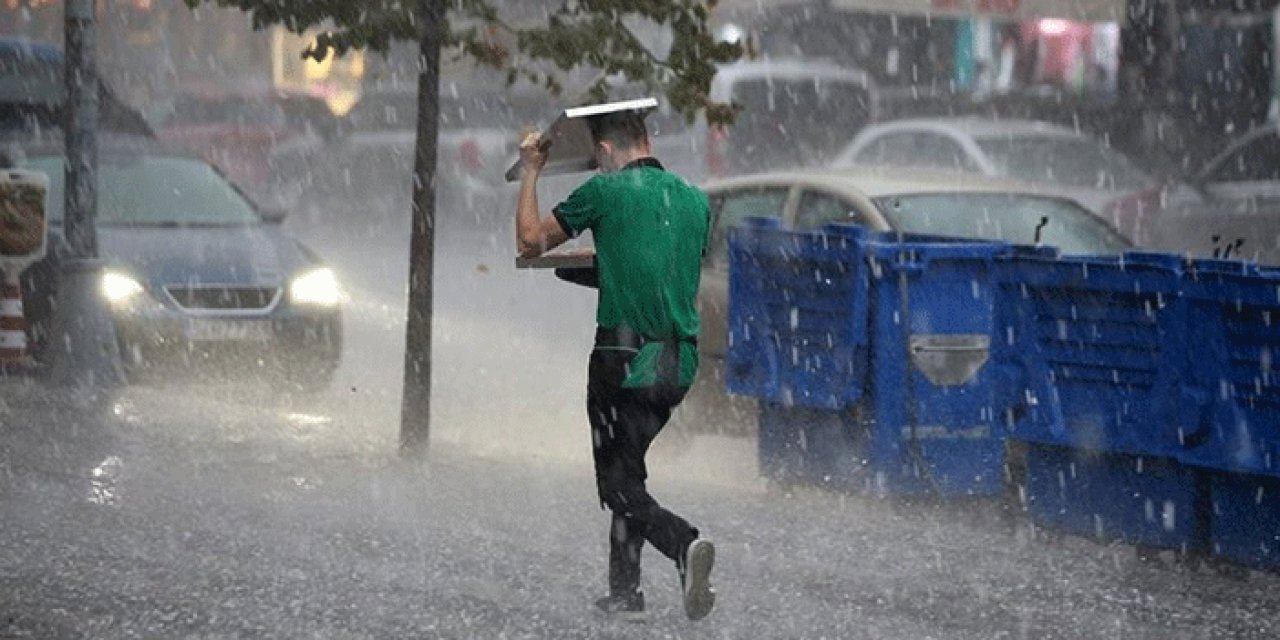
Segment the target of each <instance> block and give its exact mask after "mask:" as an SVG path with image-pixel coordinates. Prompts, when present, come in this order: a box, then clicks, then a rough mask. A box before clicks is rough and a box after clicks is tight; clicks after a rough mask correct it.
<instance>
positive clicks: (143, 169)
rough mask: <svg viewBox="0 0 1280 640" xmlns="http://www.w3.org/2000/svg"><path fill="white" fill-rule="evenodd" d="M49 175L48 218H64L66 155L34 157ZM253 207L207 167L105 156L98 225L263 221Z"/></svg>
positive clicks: (32, 166)
mask: <svg viewBox="0 0 1280 640" xmlns="http://www.w3.org/2000/svg"><path fill="white" fill-rule="evenodd" d="M25 166H26V167H27V168H30V169H35V170H37V171H43V172H44V173H45V174H47V175H48V176H49V200H48V207H49V211H48V214H49V215H48V217H49V219H50V220H61V219H62V214H63V204H64V200H63V198H64V195H63V184H64V171H65V169H64V167H65V166H66V165H65V163H64V162H63V158H62V156H39V157H33V158H30V159H29V160H28V161H27V162H26V163H25ZM261 220H262V218H261V217H260V216H259V215H258V213H257V211H256V210H255V209H254V208H253V205H251V204H249V202H248V200H246V199H245V198H244V196H242V195H240V193H239V192H238V191H236V190H235V188H234V187H232V186H231V184H230V183H229V182H227V180H226V179H225V178H223V177H222V176H221V175H220V174H219V173H218V172H217V171H215V170H214V169H213V168H212V167H210V166H209V165H207V164H205V163H203V162H200V161H199V160H193V159H188V158H179V157H171V156H153V155H117V154H103V155H102V157H101V159H100V160H99V164H98V223H99V224H104V225H122V226H233V225H245V224H255V223H258V222H261Z"/></svg>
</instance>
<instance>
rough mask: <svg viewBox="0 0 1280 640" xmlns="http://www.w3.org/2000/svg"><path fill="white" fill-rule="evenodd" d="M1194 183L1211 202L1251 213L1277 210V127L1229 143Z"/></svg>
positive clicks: (1279, 133) (1279, 157)
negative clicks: (1242, 208)
mask: <svg viewBox="0 0 1280 640" xmlns="http://www.w3.org/2000/svg"><path fill="white" fill-rule="evenodd" d="M1195 182H1196V184H1197V185H1199V186H1200V187H1201V188H1202V189H1204V191H1205V192H1206V193H1208V194H1209V196H1210V197H1211V198H1212V199H1213V200H1218V201H1226V202H1235V203H1239V204H1240V205H1241V206H1242V207H1244V209H1245V210H1250V211H1257V210H1264V209H1265V210H1272V211H1274V210H1277V209H1280V125H1277V123H1275V122H1269V123H1267V124H1265V125H1262V126H1260V127H1257V128H1255V129H1253V130H1251V131H1249V132H1248V133H1246V134H1244V136H1242V137H1240V138H1239V139H1238V140H1236V141H1234V142H1232V143H1231V145H1230V146H1228V147H1227V148H1226V150H1225V151H1223V152H1222V153H1219V154H1218V155H1217V156H1216V157H1214V158H1213V159H1212V160H1210V161H1209V163H1208V164H1207V165H1205V168H1204V170H1202V171H1201V172H1200V175H1198V176H1196V179H1195Z"/></svg>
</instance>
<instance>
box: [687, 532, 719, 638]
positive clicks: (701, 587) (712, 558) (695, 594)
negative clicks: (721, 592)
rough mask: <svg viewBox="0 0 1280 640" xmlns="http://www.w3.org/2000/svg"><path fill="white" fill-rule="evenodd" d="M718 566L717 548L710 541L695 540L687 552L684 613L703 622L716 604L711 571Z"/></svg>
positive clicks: (691, 618)
mask: <svg viewBox="0 0 1280 640" xmlns="http://www.w3.org/2000/svg"><path fill="white" fill-rule="evenodd" d="M715 564H716V547H715V545H713V544H711V541H709V540H694V541H693V543H692V544H690V545H689V550H688V551H686V552H685V573H684V613H685V615H687V616H689V619H690V620H701V619H703V618H705V617H707V614H709V613H711V608H712V607H714V606H715V604H716V592H715V591H714V590H712V588H711V569H712V568H713V567H714V566H715Z"/></svg>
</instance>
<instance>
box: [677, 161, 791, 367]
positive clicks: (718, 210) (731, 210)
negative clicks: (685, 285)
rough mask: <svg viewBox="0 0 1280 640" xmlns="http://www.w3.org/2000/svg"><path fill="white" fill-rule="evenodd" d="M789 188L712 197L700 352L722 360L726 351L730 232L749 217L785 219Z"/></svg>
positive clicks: (745, 190)
mask: <svg viewBox="0 0 1280 640" xmlns="http://www.w3.org/2000/svg"><path fill="white" fill-rule="evenodd" d="M791 192H792V188H791V187H790V186H785V185H769V186H745V187H737V188H730V189H725V190H723V191H716V192H713V193H712V194H711V225H712V226H711V238H710V242H709V244H708V247H707V255H706V256H705V257H704V258H703V261H702V283H701V285H700V286H699V288H698V314H699V315H700V316H701V319H702V335H701V336H700V337H699V340H698V346H699V350H700V351H701V352H702V353H703V354H704V355H707V356H711V357H715V358H723V357H724V356H725V353H726V352H727V351H728V349H729V230H730V229H732V228H733V227H735V226H737V225H739V224H741V223H742V221H743V220H745V219H746V218H748V217H773V218H778V219H780V220H783V219H787V205H788V203H789V201H790V197H791Z"/></svg>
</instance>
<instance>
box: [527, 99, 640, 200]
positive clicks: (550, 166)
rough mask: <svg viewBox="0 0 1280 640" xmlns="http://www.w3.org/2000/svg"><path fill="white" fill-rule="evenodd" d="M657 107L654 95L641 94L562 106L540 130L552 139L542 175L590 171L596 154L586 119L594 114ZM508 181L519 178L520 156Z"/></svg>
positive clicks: (594, 164) (599, 114)
mask: <svg viewBox="0 0 1280 640" xmlns="http://www.w3.org/2000/svg"><path fill="white" fill-rule="evenodd" d="M656 108H658V100H657V99H656V98H641V99H639V100H627V101H624V102H610V103H608V104H595V105H590V106H586V107H575V108H573V109H565V110H564V111H563V112H562V113H561V114H560V115H559V117H557V118H556V119H555V122H552V123H551V126H550V127H548V128H547V130H546V131H544V132H543V133H542V137H543V138H544V139H546V140H550V141H551V148H550V150H549V154H550V155H549V157H548V158H547V166H546V168H545V169H543V170H542V174H543V175H559V174H565V173H577V172H579V171H590V170H592V169H595V168H596V154H595V149H594V145H592V144H591V129H590V127H588V126H587V121H588V120H589V119H591V118H593V117H596V116H603V115H607V114H610V113H618V112H622V111H638V112H640V113H641V114H642V115H646V114H648V113H649V112H650V111H653V110H654V109H656ZM506 178H507V182H516V181H517V180H519V179H520V160H519V159H517V160H516V162H515V164H513V165H511V168H510V169H507V175H506Z"/></svg>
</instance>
